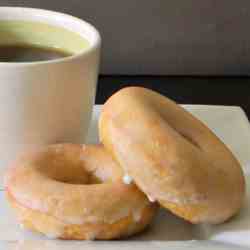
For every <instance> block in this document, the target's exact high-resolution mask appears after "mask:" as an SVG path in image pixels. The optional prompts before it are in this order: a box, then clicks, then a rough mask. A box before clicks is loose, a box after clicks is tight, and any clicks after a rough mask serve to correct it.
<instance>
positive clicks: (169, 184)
mask: <svg viewBox="0 0 250 250" xmlns="http://www.w3.org/2000/svg"><path fill="white" fill-rule="evenodd" d="M99 133H100V137H101V141H102V142H103V144H104V145H105V147H106V148H107V149H108V150H109V151H110V152H111V153H112V155H113V156H114V158H115V159H116V160H117V161H118V162H119V163H120V165H121V166H122V168H123V169H124V170H125V171H126V173H127V174H128V175H129V176H131V177H132V178H133V179H134V181H135V183H136V184H137V185H138V187H139V188H140V189H141V190H142V191H143V192H144V193H146V194H147V195H148V197H149V198H150V199H151V200H156V201H158V202H159V203H160V204H161V205H162V206H164V207H165V208H167V209H169V210H171V211H172V212H173V213H174V214H176V215H178V216H180V217H183V218H184V219H186V220H188V221H190V222H192V223H202V222H206V223H221V222H223V221H225V220H227V219H228V218H230V217H231V216H233V215H234V214H235V213H237V211H238V210H239V209H240V207H241V205H242V201H243V197H244V193H245V182H244V176H243V173H242V170H241V167H240V165H239V163H238V161H237V160H236V159H235V157H234V156H233V155H232V153H231V152H230V151H229V149H228V148H227V147H226V146H225V145H224V144H223V143H222V142H221V141H220V140H219V139H218V138H217V137H216V136H215V135H214V134H213V133H212V132H211V130H209V129H208V128H207V127H206V126H205V125H204V124H203V123H202V122H200V121H199V120H197V119H196V118H195V117H194V116H192V115H191V114H190V113H188V112H187V111H185V110H184V109H183V108H181V107H180V106H178V105H177V104H176V103H174V102H173V101H171V100H169V99H168V98H165V97H163V96H161V95H160V94H157V93H155V92H153V91H150V90H147V89H144V88H139V87H130V88H125V89H122V90H120V91H119V92H117V93H116V94H114V95H113V96H112V97H110V98H109V100H108V101H107V102H106V103H105V105H104V107H103V111H102V114H101V117H100V121H99Z"/></svg>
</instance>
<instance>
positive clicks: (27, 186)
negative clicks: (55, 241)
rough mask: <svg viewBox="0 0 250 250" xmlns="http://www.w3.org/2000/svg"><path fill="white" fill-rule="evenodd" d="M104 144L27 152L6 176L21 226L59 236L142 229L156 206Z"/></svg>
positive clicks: (102, 236)
mask: <svg viewBox="0 0 250 250" xmlns="http://www.w3.org/2000/svg"><path fill="white" fill-rule="evenodd" d="M122 178H123V171H122V169H121V168H120V166H119V165H118V164H117V163H116V162H115V161H114V160H113V159H112V157H111V156H110V154H108V153H107V151H106V150H105V149H104V147H103V146H97V145H96V146H95V145H89V146H87V145H74V144H58V145H52V146H48V147H46V148H43V149H39V150H37V151H36V152H32V153H29V154H26V155H25V156H23V157H21V158H20V159H19V160H17V161H16V163H15V164H14V165H13V166H12V167H11V168H9V170H8V172H7V174H6V178H5V182H6V183H5V190H6V194H7V198H8V201H9V202H10V204H11V206H12V207H13V208H14V210H15V212H16V214H17V218H18V220H19V221H20V224H21V225H23V227H24V228H27V229H30V230H32V231H37V232H41V233H43V234H45V235H47V236H48V237H51V238H61V239H89V240H93V239H115V238H120V237H125V236H129V235H132V234H135V233H137V232H140V231H142V230H143V229H144V228H145V227H146V226H147V225H148V224H149V223H150V222H151V220H152V218H153V215H154V214H155V211H156V205H155V204H152V203H150V202H149V201H148V199H147V197H146V196H145V195H144V194H143V193H142V192H141V191H139V190H138V188H137V187H136V186H135V185H134V184H131V185H127V184H125V183H124V182H123V180H122Z"/></svg>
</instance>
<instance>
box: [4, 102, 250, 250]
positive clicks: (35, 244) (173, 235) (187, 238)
mask: <svg viewBox="0 0 250 250" xmlns="http://www.w3.org/2000/svg"><path fill="white" fill-rule="evenodd" d="M184 107H185V108H186V109H187V110H189V111H190V112H191V113H193V114H194V115H195V116H196V117H198V118H199V119H201V120H202V121H203V122H204V123H206V124H207V125H208V126H209V127H210V128H211V129H212V130H213V131H214V132H215V133H216V134H217V135H218V136H219V137H220V138H221V139H222V140H223V141H224V142H225V143H226V144H227V145H228V147H229V148H230V149H231V150H232V151H233V153H234V154H235V155H236V157H237V158H238V160H239V161H240V162H241V164H242V167H243V169H244V172H245V174H246V176H247V187H248V197H247V200H246V202H245V206H244V207H243V209H242V210H241V213H240V214H239V215H238V216H236V217H235V218H233V219H232V220H231V221H229V222H227V223H224V224H222V225H217V226H207V225H199V226H197V225H196V226H195V225H192V224H189V223H187V222H185V221H183V220H182V219H179V218H177V217H175V216H174V215H172V214H170V213H168V212H166V211H165V210H161V211H160V212H159V214H158V216H157V218H156V220H155V221H154V223H153V225H152V226H151V227H150V229H148V230H147V231H146V232H144V233H142V234H140V235H138V236H136V237H132V238H131V239H129V240H127V241H109V242H102V241H98V242H97V241H95V242H88V241H81V242H80V241H60V240H47V239H46V238H44V237H43V236H41V235H38V234H33V233H30V232H27V231H23V230H22V229H20V228H19V226H18V225H17V224H16V221H15V219H14V218H13V214H12V211H11V210H10V208H9V207H8V204H7V203H6V201H5V197H4V192H3V191H0V250H2V249H20V250H23V249H25V250H30V249H31V250H38V249H39V250H40V249H46V250H50V249H51V250H52V249H53V250H54V249H55V250H57V249H62V250H64V249H65V250H66V249H67V250H68V249H70V250H78V249H85V250H99V249H100V250H101V249H102V250H106V249H109V250H112V249H118V248H120V249H122V250H127V249H134V248H137V250H140V249H145V250H147V249H150V250H151V249H152V250H153V249H157V250H163V249H164V250H167V249H173V250H174V249H178V250H179V249H187V248H191V247H192V248H193V250H203V249H204V250H205V249H211V248H214V249H235V248H236V245H237V249H249V247H250V203H249V202H250V196H249V195H250V190H249V186H250V178H248V175H249V174H250V125H249V122H248V120H247V118H246V116H245V114H244V112H243V111H242V109H241V108H239V107H228V106H204V105H184ZM100 110H101V106H98V105H96V106H95V110H94V115H93V122H92V125H91V128H90V131H89V135H88V138H87V141H88V142H89V143H97V142H98V130H97V120H98V117H99V114H100ZM0 187H2V186H1V184H0Z"/></svg>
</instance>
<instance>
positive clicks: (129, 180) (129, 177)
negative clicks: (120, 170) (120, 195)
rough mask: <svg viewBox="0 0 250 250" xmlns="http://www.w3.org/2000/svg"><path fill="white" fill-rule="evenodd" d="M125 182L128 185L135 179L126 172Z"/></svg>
mask: <svg viewBox="0 0 250 250" xmlns="http://www.w3.org/2000/svg"><path fill="white" fill-rule="evenodd" d="M122 180H123V182H124V183H125V184H127V185H129V184H131V183H132V182H133V179H132V177H131V176H129V175H128V174H125V175H124V176H123V178H122Z"/></svg>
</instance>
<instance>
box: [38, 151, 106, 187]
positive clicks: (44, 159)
mask: <svg viewBox="0 0 250 250" xmlns="http://www.w3.org/2000/svg"><path fill="white" fill-rule="evenodd" d="M64 147H65V146H64ZM79 153H81V152H79V151H78V152H70V151H69V152H68V150H66V149H65V148H62V149H61V150H60V151H59V150H48V151H46V152H44V153H43V154H39V155H38V157H37V159H36V163H35V166H36V168H37V170H38V172H39V173H40V174H41V175H44V176H46V177H48V178H50V179H53V180H55V181H58V182H63V183H68V184H85V185H86V184H87V185H91V184H100V183H102V182H103V181H102V179H101V178H98V176H96V175H95V174H94V173H93V172H92V171H90V170H88V169H87V168H86V166H85V162H84V161H82V159H81V157H79Z"/></svg>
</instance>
